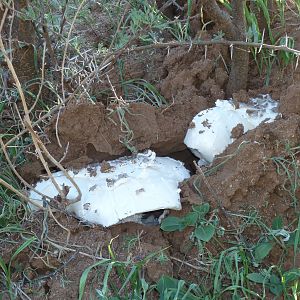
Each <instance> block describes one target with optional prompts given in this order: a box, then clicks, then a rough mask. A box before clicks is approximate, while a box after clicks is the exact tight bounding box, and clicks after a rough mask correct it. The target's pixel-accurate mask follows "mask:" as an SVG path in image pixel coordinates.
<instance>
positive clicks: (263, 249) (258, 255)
mask: <svg viewBox="0 0 300 300" xmlns="http://www.w3.org/2000/svg"><path fill="white" fill-rule="evenodd" d="M272 248H273V244H272V243H270V242H264V243H261V244H259V245H258V246H257V247H256V248H255V250H254V257H255V260H256V261H257V262H261V261H262V260H263V259H264V258H265V257H266V256H268V254H269V253H270V251H271V250H272Z"/></svg>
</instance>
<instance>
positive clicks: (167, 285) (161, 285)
mask: <svg viewBox="0 0 300 300" xmlns="http://www.w3.org/2000/svg"><path fill="white" fill-rule="evenodd" d="M177 285H178V280H177V279H174V278H172V277H170V276H164V275H163V276H162V277H161V278H160V279H159V281H158V283H157V285H156V289H157V291H158V292H159V293H160V294H161V295H162V294H163V293H164V291H165V290H167V289H176V288H177Z"/></svg>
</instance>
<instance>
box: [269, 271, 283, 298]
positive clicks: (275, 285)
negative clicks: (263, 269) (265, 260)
mask: <svg viewBox="0 0 300 300" xmlns="http://www.w3.org/2000/svg"><path fill="white" fill-rule="evenodd" d="M269 288H270V291H271V293H273V294H274V295H276V296H280V295H281V293H282V291H283V286H282V283H281V280H280V278H278V277H277V276H276V275H274V274H272V275H271V277H270V283H269Z"/></svg>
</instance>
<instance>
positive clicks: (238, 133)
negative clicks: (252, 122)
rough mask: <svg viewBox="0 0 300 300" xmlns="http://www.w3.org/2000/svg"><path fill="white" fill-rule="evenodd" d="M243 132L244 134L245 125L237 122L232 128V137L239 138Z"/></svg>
mask: <svg viewBox="0 0 300 300" xmlns="http://www.w3.org/2000/svg"><path fill="white" fill-rule="evenodd" d="M243 134H244V125H243V124H237V125H236V126H235V127H234V128H232V130H231V138H233V139H238V138H239V137H241V136H242V135H243Z"/></svg>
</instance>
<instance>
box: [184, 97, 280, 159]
mask: <svg viewBox="0 0 300 300" xmlns="http://www.w3.org/2000/svg"><path fill="white" fill-rule="evenodd" d="M277 106H278V103H277V102H276V101H274V100H272V99H271V97H270V96H269V95H262V96H261V97H260V98H253V99H250V101H249V103H248V104H245V103H240V105H239V108H236V107H235V105H234V104H233V102H232V101H230V100H217V101H216V106H215V107H213V108H210V109H206V110H203V111H201V112H200V113H198V114H197V115H196V116H195V117H194V119H193V121H192V123H191V125H190V128H189V129H188V131H187V134H186V136H185V139H184V143H185V144H186V145H187V147H188V148H190V150H191V151H192V152H193V153H194V155H196V156H197V157H199V158H200V162H201V163H204V164H205V163H211V162H212V161H213V159H214V157H215V156H216V155H218V154H220V153H222V152H223V151H224V150H225V149H226V147H227V146H228V145H229V144H231V143H232V142H233V141H234V140H235V137H234V136H233V135H232V130H233V129H234V128H235V127H236V126H237V125H239V124H241V125H242V128H243V133H245V132H247V131H248V130H251V129H254V128H256V127H257V126H258V125H259V124H261V123H262V122H272V121H274V119H275V118H276V116H277V115H278V113H277Z"/></svg>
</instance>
